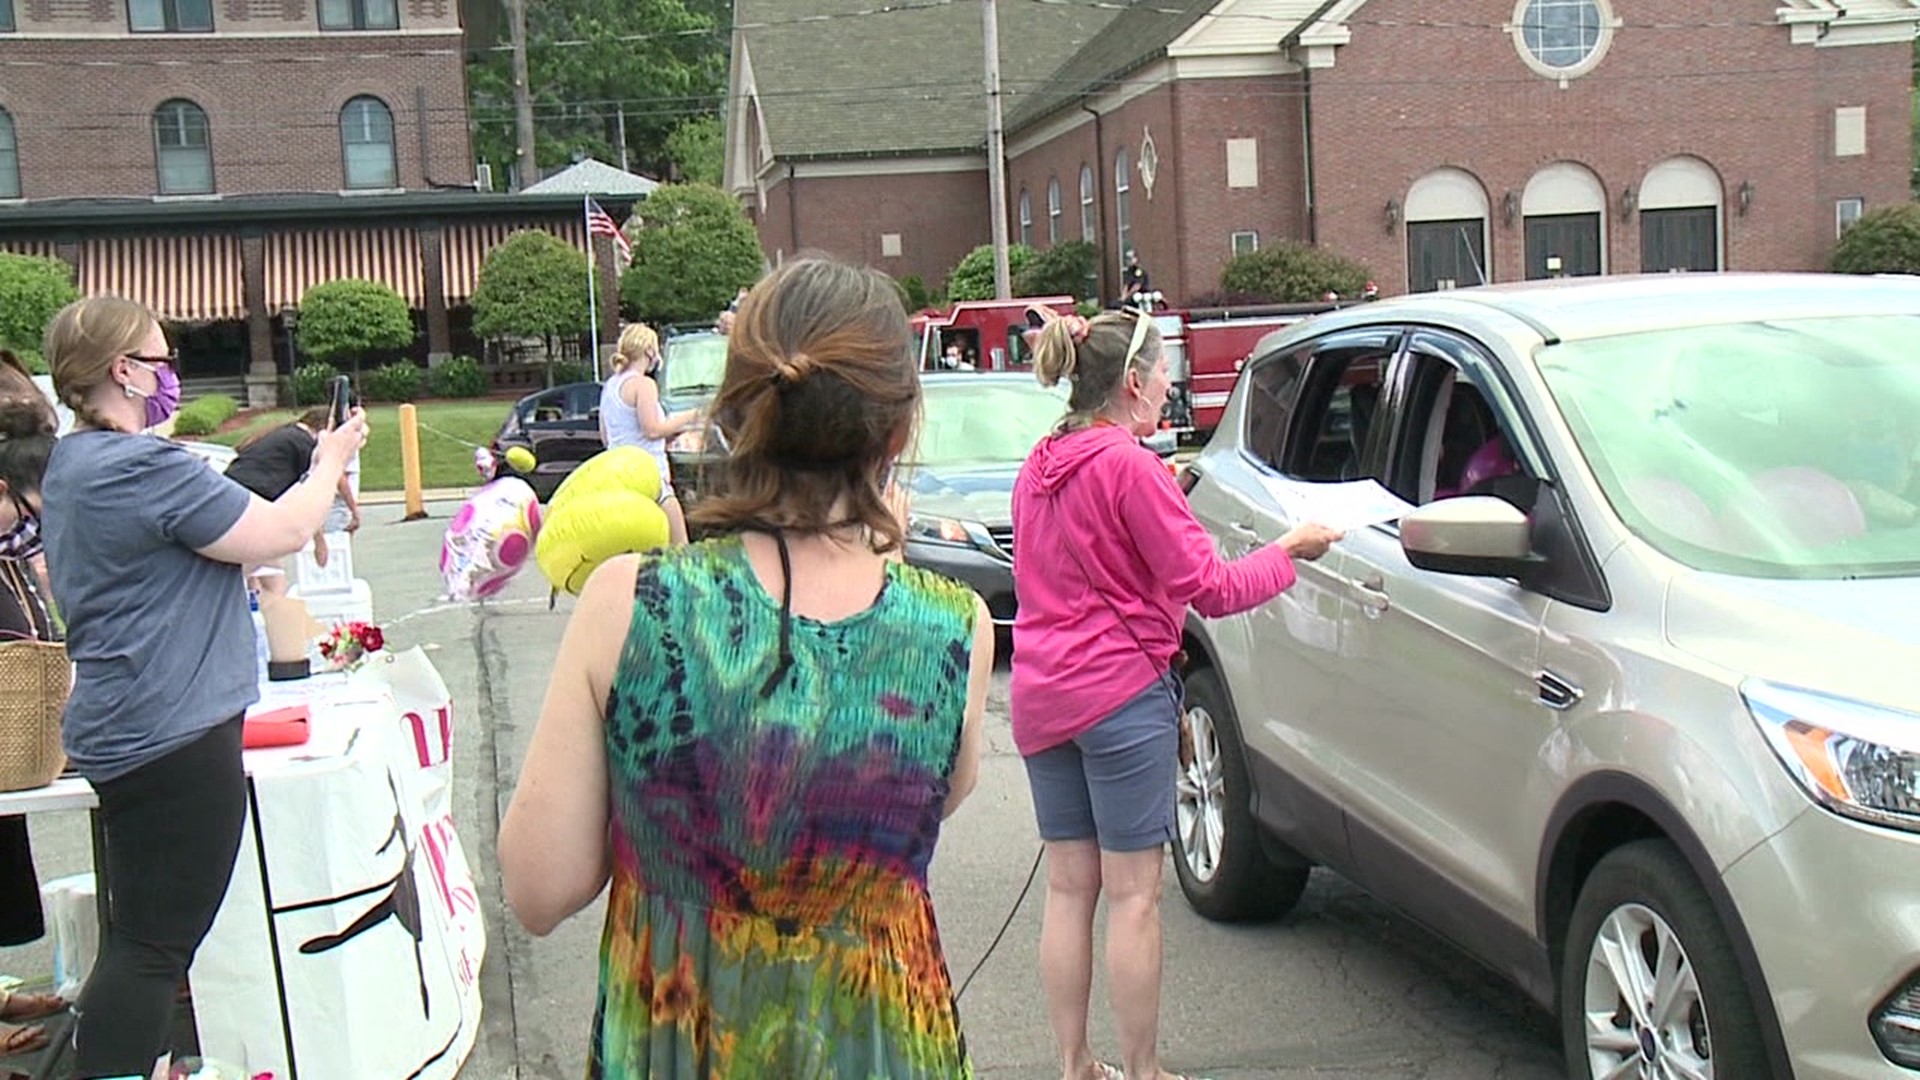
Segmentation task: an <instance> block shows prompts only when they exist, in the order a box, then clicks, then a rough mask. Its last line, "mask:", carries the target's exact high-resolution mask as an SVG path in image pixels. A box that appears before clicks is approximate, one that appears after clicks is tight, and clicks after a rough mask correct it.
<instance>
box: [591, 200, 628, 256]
mask: <svg viewBox="0 0 1920 1080" xmlns="http://www.w3.org/2000/svg"><path fill="white" fill-rule="evenodd" d="M587 235H588V236H589V237H594V236H610V237H612V238H613V251H614V254H616V255H618V256H620V264H619V265H620V268H621V269H622V270H624V269H626V268H627V266H628V265H629V264H631V263H632V262H633V245H632V244H629V243H627V234H626V233H624V232H621V231H620V226H619V225H617V224H615V223H614V220H613V218H612V217H611V216H609V215H608V213H607V212H606V211H605V210H602V209H600V204H599V203H597V202H594V201H593V200H592V199H588V200H587Z"/></svg>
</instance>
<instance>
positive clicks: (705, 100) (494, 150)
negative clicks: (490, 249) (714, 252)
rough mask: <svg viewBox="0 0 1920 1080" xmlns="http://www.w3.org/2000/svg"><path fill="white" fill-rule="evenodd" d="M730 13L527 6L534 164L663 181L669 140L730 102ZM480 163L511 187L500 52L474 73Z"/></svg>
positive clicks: (590, 3)
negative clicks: (632, 173) (589, 161)
mask: <svg viewBox="0 0 1920 1080" xmlns="http://www.w3.org/2000/svg"><path fill="white" fill-rule="evenodd" d="M730 19H731V11H730V8H728V7H726V6H724V5H721V4H718V3H716V2H714V0H541V2H540V3H538V4H528V5H527V73H528V84H529V86H530V88H531V94H532V96H533V113H534V136H535V146H536V151H535V157H536V159H537V161H538V162H539V164H540V166H541V168H542V169H543V170H545V169H550V168H552V167H555V166H564V165H566V164H568V163H569V162H571V161H573V160H574V158H575V157H576V156H590V157H596V158H599V159H600V160H602V161H607V162H612V163H613V164H616V165H617V164H619V163H620V154H619V146H620V138H619V133H620V131H621V130H622V129H623V128H624V131H625V135H626V146H627V152H628V156H629V159H630V161H631V167H632V168H633V169H635V170H636V171H638V172H643V173H649V174H651V175H655V176H664V175H667V168H668V166H669V164H670V163H671V162H672V161H673V160H675V159H674V157H673V155H672V154H671V153H670V152H669V150H668V147H667V139H668V136H669V135H670V134H672V133H673V131H674V130H675V129H676V128H677V127H678V126H679V125H680V123H681V122H682V121H683V120H686V119H688V118H690V117H697V116H717V115H718V114H719V109H720V103H721V100H722V98H723V97H724V95H725V91H726V76H727V57H726V50H727V42H728V40H729V36H730V35H729V32H728V25H729V21H730ZM467 81H468V85H469V87H470V90H471V97H472V102H471V104H472V117H473V124H474V152H475V155H476V156H477V157H478V158H479V159H480V160H481V161H485V162H489V163H491V164H492V165H493V166H494V168H495V170H496V171H497V173H498V175H500V176H503V177H504V176H505V175H506V169H507V166H508V165H509V164H511V163H512V161H513V158H514V124H513V116H514V110H513V81H512V63H511V53H510V51H509V49H508V48H507V46H506V44H505V43H504V42H502V43H501V44H499V45H496V46H494V47H492V48H488V49H486V50H485V51H483V52H481V53H480V54H479V55H478V58H477V59H476V60H475V62H474V63H472V64H470V65H469V66H468V71H467Z"/></svg>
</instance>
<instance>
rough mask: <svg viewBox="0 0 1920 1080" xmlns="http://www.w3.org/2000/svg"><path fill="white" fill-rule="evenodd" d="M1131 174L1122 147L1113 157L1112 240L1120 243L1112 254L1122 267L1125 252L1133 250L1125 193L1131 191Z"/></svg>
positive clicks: (1131, 217)
mask: <svg viewBox="0 0 1920 1080" xmlns="http://www.w3.org/2000/svg"><path fill="white" fill-rule="evenodd" d="M1131 172H1132V170H1131V169H1129V168H1127V151H1126V148H1125V147H1122V148H1121V149H1120V152H1119V153H1117V154H1115V155H1113V219H1114V238H1115V239H1117V240H1118V241H1120V246H1119V248H1118V249H1117V250H1115V252H1114V254H1115V255H1116V256H1117V257H1118V258H1119V259H1120V261H1121V263H1122V264H1123V265H1124V264H1125V262H1126V259H1127V252H1129V251H1132V250H1133V215H1132V214H1131V213H1130V212H1129V211H1128V210H1127V192H1129V191H1131V190H1132V189H1133V184H1132V180H1131V177H1130V176H1129V175H1128V174H1129V173H1131Z"/></svg>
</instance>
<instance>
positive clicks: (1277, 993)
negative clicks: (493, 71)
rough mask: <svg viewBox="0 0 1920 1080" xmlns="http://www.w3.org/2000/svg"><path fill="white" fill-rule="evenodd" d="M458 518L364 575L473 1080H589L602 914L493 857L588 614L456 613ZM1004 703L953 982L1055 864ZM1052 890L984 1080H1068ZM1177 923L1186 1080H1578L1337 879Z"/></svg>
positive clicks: (530, 582)
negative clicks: (1265, 907)
mask: <svg viewBox="0 0 1920 1080" xmlns="http://www.w3.org/2000/svg"><path fill="white" fill-rule="evenodd" d="M457 505H458V504H457V503H451V502H435V503H430V504H429V506H428V513H429V517H428V518H427V519H426V520H423V521H415V522H404V523H403V522H401V521H400V518H401V516H402V508H401V507H400V506H398V505H392V504H388V505H377V506H369V507H368V510H367V513H366V515H365V519H366V525H365V527H363V529H362V530H361V532H360V534H359V536H358V538H357V539H356V542H355V545H354V549H355V550H354V558H355V565H356V570H357V572H358V574H359V576H361V577H363V578H365V579H366V580H367V581H368V582H369V584H370V585H371V586H372V588H373V594H374V598H375V608H376V611H375V614H376V618H377V619H378V620H379V621H380V622H381V623H382V624H383V625H384V626H385V627H386V630H387V634H388V640H389V642H390V643H391V645H392V646H393V647H397V648H407V647H409V646H413V645H420V646H422V647H424V648H425V649H426V650H427V651H428V655H429V656H431V657H432V659H433V661H434V663H435V664H436V665H437V666H438V667H439V669H440V671H441V673H442V675H443V676H444V677H445V679H446V681H447V684H448V686H450V687H451V688H452V690H453V694H454V698H455V734H456V737H455V748H454V755H455V758H454V760H455V768H456V791H455V798H456V802H455V819H456V822H457V824H458V827H459V830H460V834H461V837H462V839H463V840H464V842H465V845H466V849H467V854H468V857H469V859H470V860H471V862H472V865H473V869H474V874H475V878H476V879H477V882H478V884H479V886H480V891H481V902H482V909H483V911H484V912H485V915H486V920H487V927H488V954H487V959H486V964H485V967H484V969H483V971H482V977H481V985H482V991H483V995H484V998H485V1022H484V1030H483V1031H482V1033H481V1035H480V1038H479V1041H478V1042H477V1044H476V1046H475V1048H474V1051H473V1054H472V1056H471V1057H470V1058H469V1059H468V1062H467V1065H466V1067H465V1069H464V1070H463V1071H462V1074H461V1075H462V1076H463V1077H467V1078H476V1080H532V1078H540V1080H560V1078H569V1080H571V1078H576V1077H579V1076H582V1075H584V1072H585V1063H586V1035H587V1027H588V1023H589V1021H590V1019H591V1016H592V1008H593V1000H594V992H595V980H596V977H597V975H596V973H597V954H598V948H599V937H600V929H601V920H602V918H603V907H602V904H601V903H600V902H596V903H595V904H594V905H593V906H592V907H591V908H589V909H588V910H586V911H583V912H581V913H580V914H579V915H577V916H575V917H574V918H573V919H571V920H569V921H568V922H567V923H566V924H565V925H563V926H562V927H560V928H559V929H558V930H556V931H555V932H554V933H553V934H552V935H550V936H548V937H546V938H541V939H535V938H532V937H530V936H529V935H527V934H526V933H525V932H524V931H523V930H521V929H520V928H519V926H518V924H516V923H514V922H513V920H512V918H511V916H510V915H508V914H507V913H506V912H505V910H504V907H503V906H502V903H501V900H500V887H499V886H500V881H499V871H498V863H497V859H496V856H495V848H494V838H495V834H496V831H497V828H498V823H499V818H500V815H501V813H502V812H503V811H504V810H505V808H506V805H507V802H508V800H509V799H510V798H511V796H512V792H513V785H514V780H515V777H516V776H517V775H518V774H519V770H520V765H521V762H522V760H523V759H524V757H525V753H526V748H527V743H528V740H529V738H530V737H531V735H532V731H533V726H534V722H535V720H536V718H537V716H538V713H539V708H540V703H541V698H542V695H543V694H544V692H545V686H546V678H547V673H548V672H549V671H550V670H551V667H552V662H553V659H554V656H555V654H556V653H557V651H558V648H559V643H560V636H561V632H562V630H563V629H564V626H565V620H566V615H567V612H568V611H569V610H570V607H571V602H570V600H569V598H567V597H564V596H563V597H561V598H559V601H558V604H557V606H556V607H555V609H554V610H551V611H549V609H548V597H547V591H546V588H545V582H544V580H542V579H541V578H540V576H539V573H538V571H537V570H534V569H529V570H528V571H526V572H525V573H523V574H522V575H521V577H520V578H518V579H516V580H515V581H514V582H513V583H512V584H511V585H510V586H509V587H508V589H507V591H506V592H505V593H504V594H503V595H502V596H500V597H497V598H495V599H492V600H489V601H487V602H484V603H480V604H451V603H448V602H446V601H444V600H443V599H442V597H441V595H440V593H441V583H440V581H439V577H438V574H437V570H436V565H437V557H438V552H439V543H440V535H441V531H442V530H443V529H444V528H445V525H446V521H447V519H448V517H450V516H451V514H452V512H453V510H454V509H456V508H457ZM1005 693H1006V671H1005V668H1004V665H1003V666H1002V668H1001V670H1000V671H999V673H998V674H997V676H996V684H995V690H994V695H993V698H992V702H991V704H990V709H989V725H988V741H989V751H988V755H987V759H986V761H985V762H984V765H983V768H982V773H981V778H980V784H979V787H978V789H977V790H976V792H975V794H974V795H973V797H972V798H971V799H970V800H969V801H968V803H967V804H966V805H965V806H964V807H962V808H961V810H960V811H959V813H958V814H956V815H955V816H954V818H953V819H952V820H951V821H949V822H948V825H947V828H946V832H945V835H944V836H943V837H942V840H941V843H940V847H939V850H938V854H937V855H936V857H935V860H934V864H933V870H932V876H933V894H934V903H935V909H936V911H937V913H938V917H939V919H940V927H941V933H942V937H943V939H944V942H945V946H946V952H947V958H948V963H949V967H950V968H951V970H952V972H953V976H954V979H955V981H956V984H957V983H958V981H959V980H961V979H963V978H965V977H966V974H967V973H968V972H969V971H971V970H972V969H973V968H974V966H975V964H976V963H977V962H978V961H979V960H980V959H981V957H982V955H983V954H984V953H985V951H986V950H987V947H988V944H989V942H991V941H992V940H993V937H994V935H995V933H996V931H998V930H999V929H1000V927H1001V926H1002V924H1003V922H1005V920H1006V919H1007V917H1008V913H1009V910H1010V909H1012V907H1013V905H1014V901H1015V898H1016V897H1017V896H1018V895H1019V893H1020V890H1021V886H1022V883H1023V882H1024V881H1025V880H1026V878H1027V875H1028V872H1029V870H1030V869H1031V868H1032V865H1033V857H1034V853H1035V852H1036V850H1037V847H1038V844H1037V841H1036V839H1035V833H1034V828H1033V822H1032V816H1031V803H1030V802H1029V798H1028V794H1027V787H1026V779H1025V774H1024V772H1023V770H1022V769H1021V766H1020V760H1019V757H1018V756H1017V754H1015V752H1014V750H1013V746H1012V739H1011V735H1010V732H1009V730H1008V726H1007V719H1006V698H1005ZM33 829H34V838H35V854H36V860H37V862H38V863H39V864H40V868H41V871H42V874H43V877H52V876H54V875H57V874H61V873H71V872H74V871H77V870H84V869H85V868H86V865H87V861H88V855H87V845H86V834H85V818H84V817H83V816H82V815H78V814H69V815H47V816H43V817H40V818H36V819H35V820H34V822H33ZM1043 888H1044V869H1043V870H1042V874H1041V880H1040V881H1038V882H1036V883H1035V885H1034V889H1033V893H1032V895H1029V896H1028V897H1027V899H1026V901H1025V903H1024V904H1022V905H1021V906H1020V907H1019V909H1018V910H1017V911H1015V912H1014V914H1013V919H1012V922H1011V925H1010V926H1009V927H1008V928H1007V931H1006V935H1005V938H1004V939H1003V940H1002V941H1001V943H1000V945H999V946H998V948H997V949H995V950H994V952H993V954H992V955H991V957H990V958H988V960H987V962H986V964H985V966H984V967H983V968H982V969H981V970H980V972H979V974H978V975H977V977H975V979H974V982H973V984H972V986H971V988H970V989H968V990H967V992H966V994H965V996H964V998H963V999H962V1000H961V1003H960V1010H961V1015H962V1021H963V1024H964V1026H965V1031H966V1036H967V1041H968V1046H969V1048H970V1050H971V1052H972V1056H973V1060H974V1064H975V1067H976V1071H977V1073H978V1075H980V1076H981V1077H983V1078H1001V1077H1008V1078H1011V1077H1033V1078H1036V1080H1046V1078H1049V1077H1057V1076H1059V1068H1058V1064H1057V1061H1056V1059H1055V1057H1054V1052H1053V1049H1052V1040H1051V1037H1050V1035H1049V1032H1048V1029H1047V1022H1046V1016H1045V1010H1044V1006H1043V1003H1042V999H1041V991H1040V982H1039V976H1038V970H1037V967H1036V964H1037V960H1036V948H1037V943H1038V938H1039V926H1040V921H1039V916H1040V892H1041V890H1042V889H1043ZM1163 911H1164V915H1165V926H1166V959H1165V993H1164V997H1163V1005H1162V1024H1161V1044H1162V1048H1163V1057H1164V1060H1165V1063H1166V1066H1167V1067H1168V1068H1174V1069H1179V1070H1182V1071H1185V1072H1189V1073H1193V1074H1195V1075H1201V1076H1211V1077H1216V1078H1218V1080H1252V1078H1273V1080H1296V1078H1306V1077H1365V1078H1378V1080H1416V1078H1417V1080H1488V1078H1493V1077H1499V1078H1502V1080H1551V1078H1554V1077H1559V1076H1562V1075H1564V1071H1563V1069H1562V1068H1561V1066H1560V1053H1559V1048H1558V1038H1557V1034H1556V1032H1555V1030H1554V1025H1553V1023H1552V1021H1551V1020H1550V1019H1549V1018H1548V1017H1547V1016H1546V1015H1545V1014H1543V1013H1542V1012H1540V1011H1539V1010H1538V1009H1536V1008H1535V1007H1534V1006H1532V1005H1531V1004H1530V1003H1529V1002H1528V1001H1527V1000H1526V999H1525V998H1524V997H1523V996H1522V995H1520V994H1519V993H1518V992H1517V991H1515V990H1513V989H1512V988H1510V987H1509V986H1507V985H1506V984H1505V983H1503V982H1502V981H1500V980H1499V979H1498V978H1496V977H1495V976H1493V975H1491V974H1489V973H1488V972H1486V971H1485V970H1484V969H1482V968H1481V967H1479V966H1478V965H1476V964H1475V963H1474V962H1472V961H1470V960H1468V959H1466V958H1464V957H1463V956H1462V955H1461V954H1459V953H1457V952H1455V951H1454V950H1453V949H1452V948H1451V947H1449V946H1447V945H1446V944H1444V943H1442V942H1440V941H1439V940H1437V939H1435V938H1434V937H1432V936H1431V935H1429V934H1427V933H1426V932H1425V931H1423V930H1422V929H1420V928H1419V927H1417V926H1415V925H1413V924H1412V923H1410V922H1408V921H1407V920H1405V919H1403V918H1401V917H1399V916H1398V915H1396V914H1394V913H1393V912H1391V911H1389V910H1388V909H1386V908H1384V907H1382V906H1381V905H1379V904H1377V903H1375V902H1374V901H1372V900H1371V899H1370V898H1368V897H1367V896H1366V895H1365V894H1363V893H1361V892H1359V891H1358V890H1357V889H1355V888H1354V887H1353V886H1352V885H1350V884H1348V883H1347V882H1345V881H1344V880H1342V879H1340V878H1339V877H1337V876H1335V875H1333V874H1330V873H1327V872H1324V871H1322V872H1318V873H1316V874H1315V876H1314V880H1313V883H1312V885H1311V886H1310V887H1309V889H1308V891H1307V894H1306V896H1305V898H1304V899H1303V901H1302V902H1301V904H1300V905H1299V907H1298V908H1297V909H1296V910H1295V911H1294V912H1293V913H1292V914H1290V915H1289V916H1288V917H1286V918H1285V919H1282V920H1280V921H1279V922H1277V923H1273V924H1269V925H1256V926H1224V925H1218V924H1214V923H1209V922H1207V921H1205V920H1203V919H1200V918H1199V917H1198V916H1196V915H1194V914H1193V913H1192V912H1191V911H1190V910H1189V909H1188V908H1187V906H1186V904H1185V902H1184V900H1183V899H1182V898H1181V896H1180V892H1179V888H1178V885H1177V884H1176V883H1175V880H1174V876H1173V873H1172V868H1171V866H1169V868H1168V872H1167V888H1166V893H1165V896H1164V900H1163ZM49 962H50V961H49V958H48V957H47V954H46V949H45V946H44V944H42V945H40V946H33V947H28V948H23V949H14V950H6V951H4V952H0V971H9V972H13V973H17V974H23V975H31V974H34V973H37V972H42V971H44V970H46V966H47V964H48V963H49ZM1104 995H1105V990H1104V986H1103V983H1102V981H1101V980H1099V979H1096V985H1095V997H1096V1008H1095V1018H1096V1022H1095V1028H1094V1046H1095V1049H1096V1051H1098V1052H1100V1053H1102V1054H1104V1055H1108V1056H1112V1055H1114V1054H1116V1053H1117V1045H1118V1044H1117V1040H1116V1038H1115V1036H1114V1032H1113V1027H1112V1025H1111V1023H1110V1021H1109V1020H1108V1019H1107V1018H1106V1015H1105V1010H1104V1009H1103V1008H1102V1007H1101V1006H1100V1002H1102V1001H1104ZM342 1034H343V1036H346V1037H351V1033H342ZM356 1080H358V1078H356Z"/></svg>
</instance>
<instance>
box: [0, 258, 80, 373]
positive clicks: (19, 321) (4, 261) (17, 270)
mask: <svg viewBox="0 0 1920 1080" xmlns="http://www.w3.org/2000/svg"><path fill="white" fill-rule="evenodd" d="M78 299H80V290H79V289H76V288H75V287H74V284H73V267H71V266H68V265H67V264H66V263H65V262H63V261H61V260H59V259H48V258H41V257H39V256H35V255H15V254H11V253H7V252H0V348H6V349H12V350H13V352H14V355H16V356H18V357H20V358H21V359H22V360H25V361H26V362H27V364H28V365H29V366H30V367H31V366H32V365H33V364H34V362H35V361H36V360H37V359H38V358H39V352H40V338H41V335H43V334H45V333H46V330H47V323H48V322H51V321H52V319H53V316H54V313H55V312H57V311H59V310H60V309H61V308H63V307H66V306H67V305H68V304H70V303H72V302H73V301H75V300H78ZM44 366H45V365H44V364H42V365H41V367H42V368H44ZM35 371H36V373H37V374H45V371H44V370H41V369H39V368H36V369H35Z"/></svg>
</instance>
